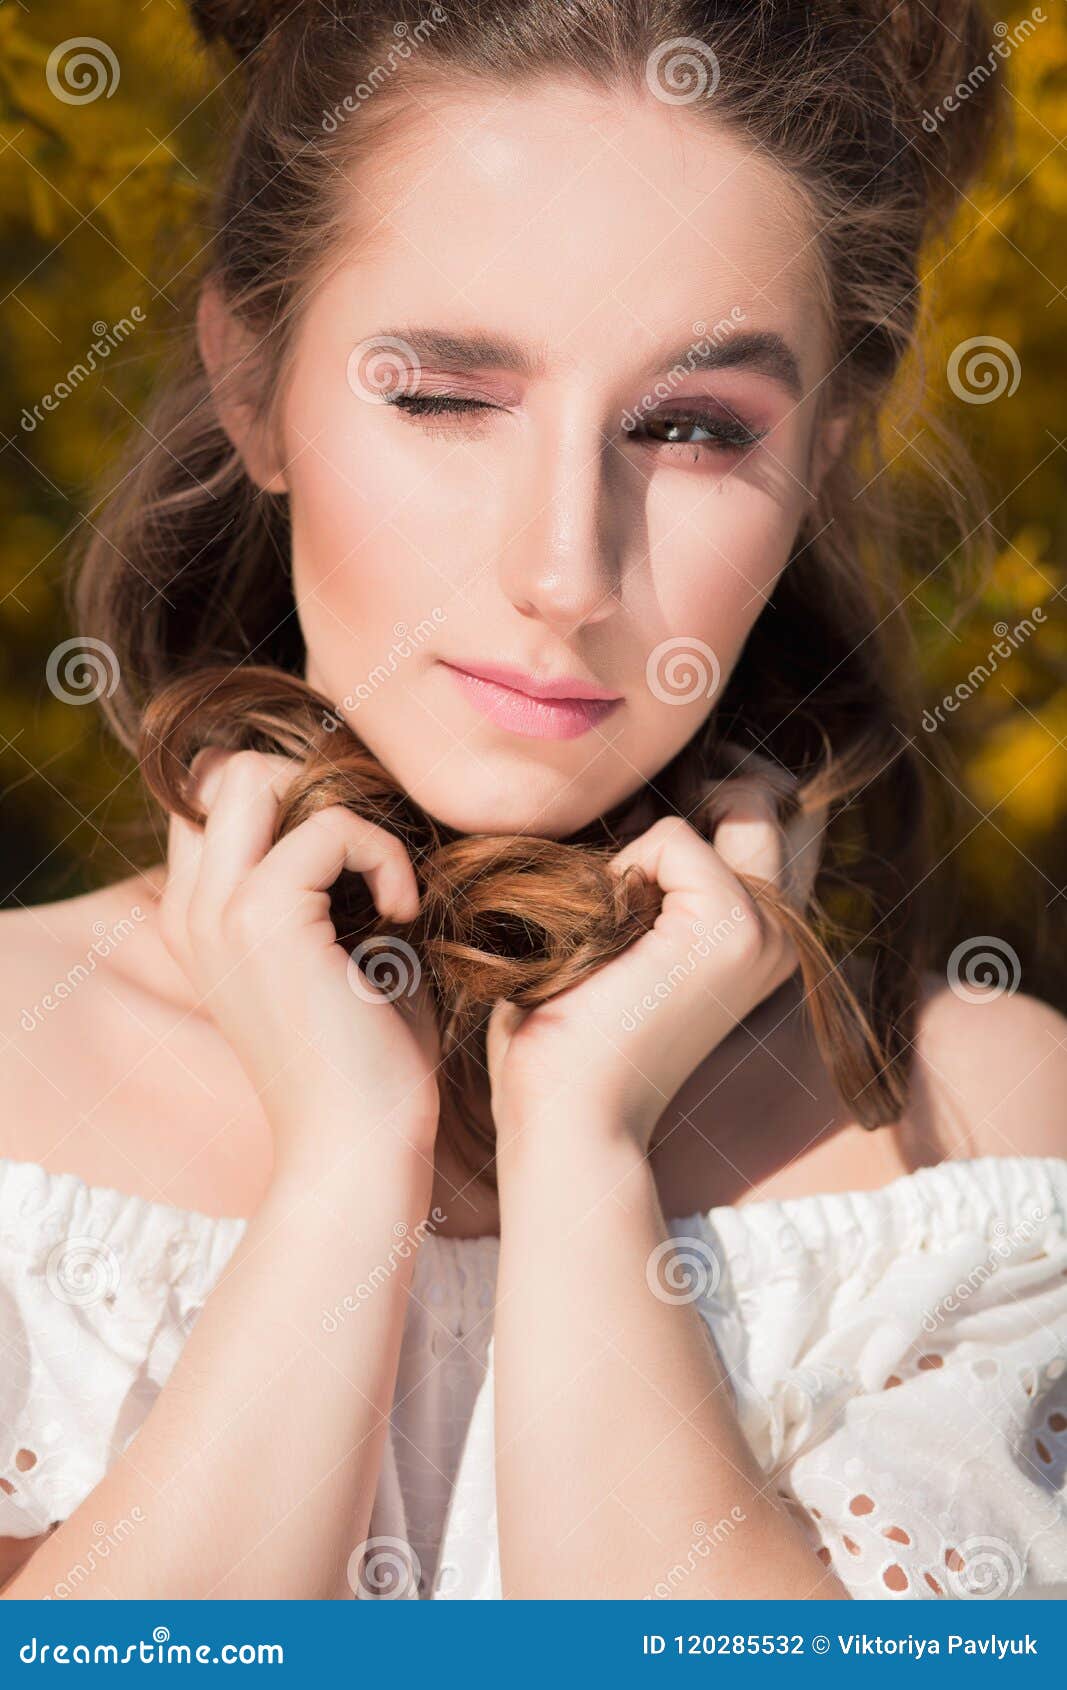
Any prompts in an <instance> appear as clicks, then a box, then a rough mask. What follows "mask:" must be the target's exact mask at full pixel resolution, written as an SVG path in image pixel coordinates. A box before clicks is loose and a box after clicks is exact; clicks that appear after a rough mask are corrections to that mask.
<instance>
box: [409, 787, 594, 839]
mask: <svg viewBox="0 0 1067 1690" xmlns="http://www.w3.org/2000/svg"><path fill="white" fill-rule="evenodd" d="M553 784H554V785H555V787H556V790H555V792H553V790H552V786H551V785H546V784H545V783H544V782H542V781H538V780H537V779H536V778H535V776H534V775H533V774H531V775H529V776H528V777H527V778H526V779H525V780H523V781H519V780H517V779H516V778H515V777H514V776H513V777H511V778H510V779H509V780H507V782H506V783H505V782H501V783H500V784H499V785H493V784H492V783H490V782H488V781H487V780H486V777H485V773H484V771H480V774H479V776H476V777H474V778H472V779H471V780H469V781H464V782H463V783H462V784H461V783H460V782H459V781H456V782H455V783H454V784H451V785H450V788H449V790H447V791H445V790H442V789H441V788H439V787H438V786H436V784H434V785H432V786H430V787H427V788H425V789H422V790H420V788H419V786H418V784H417V783H416V784H415V785H413V786H410V787H409V788H408V791H409V792H410V793H411V796H412V798H413V799H414V800H415V802H416V803H417V804H418V805H419V806H420V808H421V809H423V810H425V811H426V813H427V815H429V816H432V817H433V819H434V821H436V822H439V823H441V824H442V825H443V826H445V827H449V828H452V829H454V831H455V832H456V833H463V834H503V835H510V834H517V833H524V834H530V835H533V836H536V837H537V838H540V839H566V838H567V837H568V835H570V834H572V833H577V832H578V830H579V829H580V828H583V827H586V826H588V824H589V823H590V822H591V821H593V820H595V818H596V817H597V816H598V815H602V814H603V811H604V808H607V806H603V807H601V806H596V807H595V808H590V798H589V793H588V792H586V793H584V794H579V793H577V792H575V790H574V788H573V785H572V786H571V789H570V790H567V788H568V782H567V781H565V780H562V779H558V778H557V780H556V782H554V783H553ZM509 789H510V790H509Z"/></svg>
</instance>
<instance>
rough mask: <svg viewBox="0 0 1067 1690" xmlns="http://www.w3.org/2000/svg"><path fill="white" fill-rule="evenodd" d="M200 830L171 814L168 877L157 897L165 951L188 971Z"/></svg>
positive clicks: (202, 836)
mask: <svg viewBox="0 0 1067 1690" xmlns="http://www.w3.org/2000/svg"><path fill="white" fill-rule="evenodd" d="M203 848H204V833H203V829H202V828H199V827H197V826H195V825H194V823H192V822H187V821H186V820H185V818H184V816H179V815H178V814H177V812H176V811H172V812H171V817H170V825H169V829H168V835H167V878H166V881H165V882H164V885H163V890H162V892H161V893H160V897H159V931H160V937H161V938H162V940H163V943H164V944H165V945H166V947H167V949H168V951H169V952H170V953H171V955H172V956H173V957H174V958H175V959H176V961H177V962H178V963H179V964H180V965H181V967H182V968H183V969H184V971H185V973H186V974H189V971H190V963H191V956H190V947H189V931H188V910H189V900H190V899H191V897H192V894H193V889H194V887H195V886H196V881H197V876H198V875H199V872H200V857H201V853H202V851H203Z"/></svg>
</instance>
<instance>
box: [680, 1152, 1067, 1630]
mask: <svg viewBox="0 0 1067 1690" xmlns="http://www.w3.org/2000/svg"><path fill="white" fill-rule="evenodd" d="M671 1230H672V1233H673V1234H674V1236H675V1239H676V1240H679V1239H688V1241H689V1242H688V1245H687V1246H686V1247H687V1248H688V1249H689V1251H690V1253H693V1252H694V1251H696V1252H697V1253H698V1254H701V1259H702V1260H703V1262H704V1264H705V1266H704V1279H705V1283H704V1285H703V1286H702V1287H701V1295H700V1308H701V1312H702V1314H703V1316H704V1318H705V1321H706V1322H707V1324H708V1327H709V1331H710V1332H711V1335H712V1337H713V1338H714V1341H715V1343H716V1346H717V1348H718V1350H719V1353H720V1356H721V1357H722V1360H723V1363H724V1366H725V1367H726V1369H727V1372H728V1374H729V1379H730V1385H731V1389H732V1391H733V1394H734V1400H735V1404H736V1407H737V1412H738V1415H739V1418H740V1420H741V1423H742V1425H743V1427H744V1430H745V1433H746V1436H747V1438H748V1440H749V1442H750V1444H751V1446H752V1448H753V1451H754V1453H755V1454H756V1456H757V1459H758V1460H759V1462H760V1464H761V1466H762V1467H763V1468H764V1470H765V1471H766V1472H767V1474H768V1476H769V1480H770V1482H771V1483H772V1484H773V1486H774V1489H775V1491H776V1492H777V1494H778V1496H779V1498H780V1499H781V1501H782V1503H783V1505H784V1506H786V1507H788V1508H790V1509H791V1510H792V1511H793V1513H794V1515H795V1517H796V1518H797V1519H798V1520H799V1521H800V1523H801V1524H802V1525H803V1526H804V1528H805V1529H806V1530H807V1531H808V1532H809V1534H810V1536H811V1539H812V1542H813V1544H815V1545H816V1546H817V1548H818V1553H819V1554H820V1556H821V1558H822V1559H823V1560H824V1561H825V1562H826V1564H827V1565H828V1566H832V1567H833V1569H834V1571H835V1572H836V1573H837V1575H838V1577H839V1578H840V1579H841V1581H842V1582H843V1583H844V1585H845V1586H846V1588H847V1589H848V1590H849V1591H850V1593H851V1594H852V1595H853V1596H856V1597H882V1598H885V1597H905V1598H912V1599H914V1598H927V1599H937V1598H939V1597H1022V1596H1050V1595H1064V1594H1067V1508H1065V1489H1064V1482H1065V1481H1064V1476H1065V1471H1067V1163H1065V1162H1063V1161H1062V1160H1060V1159H1059V1158H1055V1157H1047V1158H1044V1157H1018V1158H1013V1157H1006V1158H997V1157H986V1158H979V1159H977V1160H974V1161H970V1162H946V1163H942V1164H940V1165H939V1166H938V1167H936V1168H929V1169H923V1170H921V1171H920V1172H919V1173H917V1174H912V1175H910V1176H907V1177H906V1178H903V1179H900V1180H897V1181H895V1182H893V1183H892V1184H890V1185H889V1186H887V1187H884V1188H883V1189H882V1190H880V1191H875V1192H861V1193H850V1194H844V1195H834V1196H827V1197H808V1198H801V1199H797V1200H794V1201H791V1202H790V1201H782V1202H760V1203H756V1204H753V1205H751V1206H750V1207H746V1206H745V1205H742V1206H741V1207H740V1208H736V1209H730V1208H720V1209H715V1210H712V1211H711V1213H710V1214H709V1215H707V1216H704V1217H701V1216H693V1217H691V1218H690V1219H689V1220H686V1221H679V1222H674V1223H672V1228H671ZM682 1253H683V1254H684V1251H683V1252H682Z"/></svg>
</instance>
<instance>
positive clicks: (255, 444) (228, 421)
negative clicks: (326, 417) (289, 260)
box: [196, 281, 289, 493]
mask: <svg viewBox="0 0 1067 1690" xmlns="http://www.w3.org/2000/svg"><path fill="white" fill-rule="evenodd" d="M196 330H197V340H198V342H199V346H200V357H201V360H202V362H203V365H204V369H205V370H206V371H207V375H208V380H209V381H210V383H211V396H212V400H213V402H214V405H215V411H216V413H217V415H218V419H219V421H220V422H221V424H222V426H223V428H224V429H225V430H226V433H227V434H228V435H229V437H230V439H231V441H232V442H233V445H234V447H235V448H236V450H237V451H238V452H239V453H240V456H241V459H242V461H243V463H244V466H245V469H246V471H247V473H248V475H249V477H250V478H251V479H252V481H254V482H255V484H256V486H257V487H259V488H260V489H261V490H262V491H263V492H264V493H287V492H288V491H289V486H288V482H287V481H286V479H285V474H284V471H283V469H282V467H281V464H280V463H279V461H278V454H277V452H276V451H275V450H274V448H273V447H272V446H271V444H270V442H268V440H267V439H266V437H265V434H266V431H265V429H264V425H263V418H262V415H261V413H260V411H259V409H258V408H257V406H256V405H254V404H253V403H252V402H251V400H250V398H249V396H248V395H249V389H250V387H251V386H252V384H253V383H254V381H255V379H256V370H257V368H258V360H257V358H256V355H255V354H256V341H255V338H254V336H253V335H252V333H251V331H250V330H249V329H248V328H246V327H245V326H244V324H242V323H240V322H239V321H238V320H237V318H236V317H235V316H234V315H233V313H232V312H231V311H230V310H229V309H228V307H227V305H226V302H225V300H224V299H223V297H222V294H221V293H220V291H219V289H218V286H217V284H216V283H214V282H212V281H208V282H206V283H205V284H204V286H203V288H201V290H200V298H199V301H198V303H197V311H196Z"/></svg>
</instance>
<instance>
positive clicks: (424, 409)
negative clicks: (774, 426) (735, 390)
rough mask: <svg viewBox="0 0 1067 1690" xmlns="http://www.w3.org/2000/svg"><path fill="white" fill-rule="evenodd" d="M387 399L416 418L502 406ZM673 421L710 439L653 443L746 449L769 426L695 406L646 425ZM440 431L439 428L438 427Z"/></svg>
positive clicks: (448, 397) (442, 398)
mask: <svg viewBox="0 0 1067 1690" xmlns="http://www.w3.org/2000/svg"><path fill="white" fill-rule="evenodd" d="M385 403H386V404H387V405H393V406H395V407H396V409H397V410H400V411H403V412H404V413H405V414H406V415H408V416H410V417H412V418H413V419H415V420H419V419H422V418H425V419H427V420H432V419H433V418H435V417H445V416H472V415H474V414H476V413H477V412H479V411H495V410H497V409H498V408H499V407H497V406H496V405H489V404H486V403H485V401H484V400H481V399H466V398H464V397H462V396H461V395H459V394H450V393H398V394H396V395H395V397H391V398H387V399H386V401H385ZM668 420H671V421H673V424H674V426H676V427H677V426H679V425H680V426H681V427H683V428H700V429H702V430H703V432H704V433H705V434H707V435H709V436H710V439H708V440H659V441H656V440H652V442H651V443H652V444H654V445H660V446H681V447H683V448H687V449H689V450H694V449H695V450H696V451H698V452H700V451H713V452H743V451H748V450H749V449H750V448H751V447H753V446H755V445H756V444H757V443H758V442H759V441H760V440H762V439H763V437H764V435H765V434H766V432H767V431H766V429H758V430H757V429H751V428H749V427H748V425H747V423H744V422H742V421H741V418H740V417H734V416H731V415H730V414H729V413H727V414H726V415H725V416H724V415H723V414H722V413H721V412H718V413H713V412H710V411H702V410H699V409H696V408H692V407H689V408H686V409H684V410H683V409H679V410H677V411H668V410H662V411H659V412H654V413H652V414H651V415H650V416H649V417H648V418H646V423H645V426H646V427H647V426H648V424H649V423H660V424H661V425H662V424H663V423H664V422H667V421H668ZM435 432H440V431H435ZM624 433H625V434H626V435H627V437H628V438H629V439H631V440H632V439H635V438H636V439H638V440H640V439H642V438H644V439H646V440H647V439H648V438H649V437H648V436H642V435H641V434H640V433H639V431H638V430H637V429H636V428H629V429H625V430H624Z"/></svg>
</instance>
